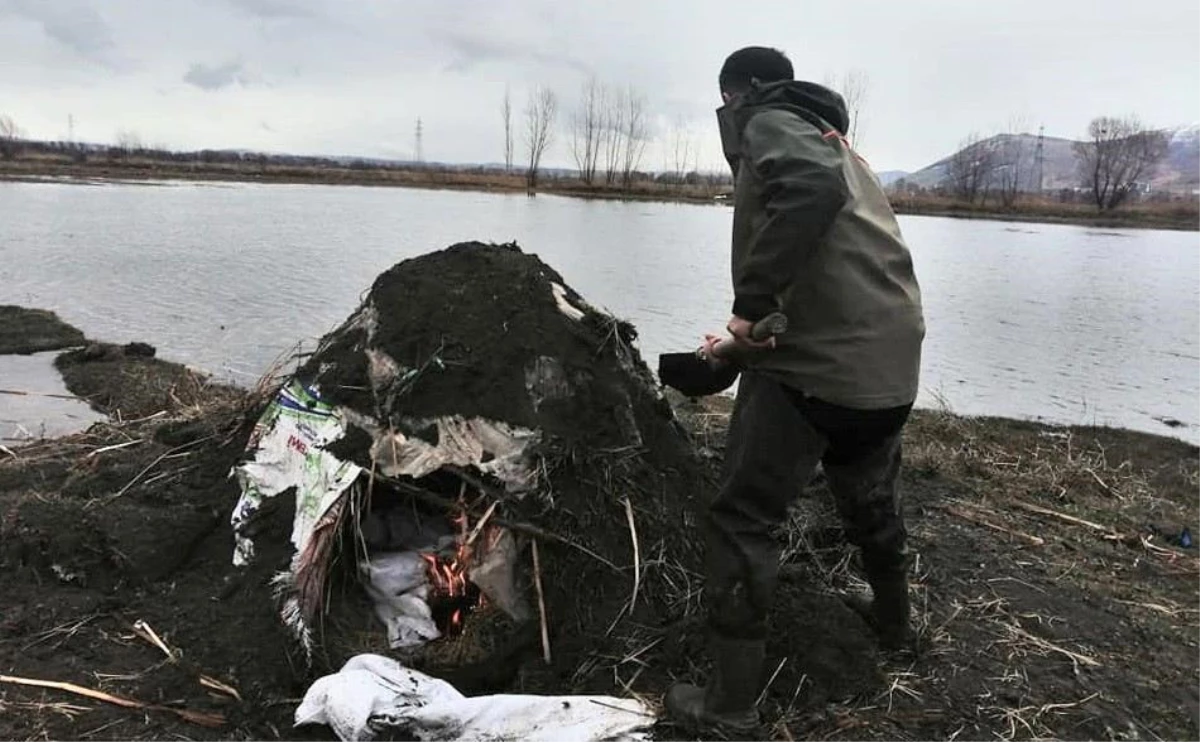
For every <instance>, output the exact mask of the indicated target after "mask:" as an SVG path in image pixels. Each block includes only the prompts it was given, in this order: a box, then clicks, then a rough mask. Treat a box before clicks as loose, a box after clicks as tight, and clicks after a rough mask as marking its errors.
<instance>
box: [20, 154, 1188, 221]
mask: <svg viewBox="0 0 1200 742" xmlns="http://www.w3.org/2000/svg"><path fill="white" fill-rule="evenodd" d="M4 181H7V182H23V183H62V182H66V183H76V184H80V185H86V184H88V183H106V184H114V183H115V184H137V183H151V182H155V181H188V182H212V183H264V184H271V185H335V186H337V185H349V186H361V187H393V188H417V189H422V190H455V191H472V192H479V193H527V194H529V195H537V194H545V195H554V196H566V197H569V198H580V199H588V200H604V201H649V202H660V203H687V204H708V205H716V206H722V205H726V204H727V200H726V197H727V195H728V188H727V187H717V186H712V185H707V184H700V185H682V186H681V185H673V184H663V183H655V182H643V181H639V182H637V183H634V184H633V185H632V186H631V187H629V188H622V187H619V186H604V185H593V186H587V185H584V184H583V183H580V182H579V181H577V180H566V179H560V178H554V177H550V176H544V177H543V178H542V180H541V182H540V183H539V185H538V187H537V188H536V189H534V190H533V191H530V190H529V189H528V188H527V187H526V185H525V178H524V175H522V174H520V173H503V172H498V173H479V172H470V171H451V170H438V169H433V168H430V169H411V170H410V169H395V168H378V169H357V168H352V167H314V166H274V165H267V166H243V165H230V164H224V163H194V162H191V163H162V162H149V161H148V162H119V163H96V164H91V163H88V164H82V165H81V164H76V163H64V162H57V161H28V160H23V161H15V162H7V163H5V162H0V182H4ZM1068 206H1075V205H1063V208H1059V209H1047V208H1045V207H1044V206H1036V207H1031V208H1025V209H1022V210H995V209H988V208H986V207H968V206H965V205H963V204H958V203H955V202H953V201H950V200H947V199H941V198H936V197H924V198H919V199H917V198H910V197H906V196H898V197H897V196H893V197H892V208H893V209H894V210H895V212H896V213H897V214H900V215H905V216H936V217H945V218H951V219H985V220H989V221H1006V222H1023V223H1033V224H1068V225H1075V226H1082V227H1093V228H1113V229H1162V230H1172V231H1193V232H1194V231H1200V219H1198V218H1195V217H1194V214H1192V213H1186V214H1184V211H1185V210H1177V211H1171V210H1167V211H1160V210H1154V209H1140V210H1122V211H1119V212H1117V213H1116V214H1107V215H1101V214H1098V213H1095V212H1092V211H1090V210H1080V209H1078V208H1066V207H1068ZM1181 214H1183V216H1181Z"/></svg>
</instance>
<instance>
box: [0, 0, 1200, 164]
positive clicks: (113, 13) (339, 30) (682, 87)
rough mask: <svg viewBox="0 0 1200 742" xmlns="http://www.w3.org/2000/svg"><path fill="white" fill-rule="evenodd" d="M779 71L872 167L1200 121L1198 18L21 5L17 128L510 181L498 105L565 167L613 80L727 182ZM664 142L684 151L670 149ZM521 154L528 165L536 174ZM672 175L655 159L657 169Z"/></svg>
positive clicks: (645, 3) (485, 5) (380, 5)
mask: <svg viewBox="0 0 1200 742" xmlns="http://www.w3.org/2000/svg"><path fill="white" fill-rule="evenodd" d="M747 44H763V45H768V46H775V47H778V48H780V49H782V50H784V51H785V52H787V54H788V55H789V56H790V57H791V59H792V61H793V64H794V65H795V68H796V73H797V76H798V77H800V78H805V79H811V80H815V81H817V82H821V81H824V80H826V79H827V78H828V77H829V76H830V75H835V76H837V75H842V74H844V73H845V72H847V71H850V70H861V71H862V72H864V73H865V74H866V76H867V78H868V80H869V85H868V95H867V99H866V102H865V112H864V115H863V119H862V124H861V127H862V135H861V137H860V142H859V148H860V150H861V151H862V152H863V153H864V154H865V155H866V157H867V158H868V159H869V160H870V161H871V163H872V165H873V166H874V167H875V168H876V169H877V170H892V169H902V170H915V169H918V168H920V167H923V166H925V165H927V164H929V163H931V162H932V161H934V160H937V159H939V158H941V157H943V156H945V155H946V154H949V153H950V152H951V151H953V150H954V149H955V148H956V145H957V144H958V143H959V142H960V141H961V140H962V139H963V138H964V137H965V136H966V135H968V134H969V133H971V132H972V131H977V132H979V133H981V134H990V133H993V132H995V131H1000V130H1003V129H1006V128H1007V127H1008V125H1009V122H1010V120H1012V119H1013V118H1014V117H1019V118H1020V119H1022V120H1023V121H1024V122H1025V125H1026V128H1027V129H1029V130H1031V131H1036V129H1037V127H1038V125H1044V126H1045V130H1046V134H1047V135H1049V136H1063V137H1074V136H1078V135H1080V134H1082V132H1083V131H1084V129H1085V127H1086V126H1087V122H1088V120H1089V119H1091V118H1092V117H1094V116H1097V115H1101V114H1125V113H1136V114H1138V115H1139V116H1140V117H1141V119H1142V120H1143V121H1145V122H1146V123H1149V124H1152V125H1155V126H1163V127H1168V126H1179V125H1187V124H1192V123H1194V122H1196V121H1197V120H1198V119H1200V2H1197V0H1155V2H1145V1H1142V2H1133V1H1131V0H1038V1H1032V0H1005V1H1004V2H981V3H976V2H965V1H963V0H904V1H903V2H897V1H896V0H859V1H858V2H823V1H820V0H779V1H775V0H755V1H754V2H748V3H743V2H738V1H737V0H720V1H719V2H718V1H716V0H686V2H685V0H673V1H670V2H668V1H666V0H663V1H655V0H604V1H603V2H583V1H579V2H575V1H573V0H572V1H568V0H545V1H543V0H486V1H485V0H458V1H455V0H441V1H438V0H430V1H425V0H0V114H8V115H10V116H11V117H12V118H13V119H14V120H15V121H16V123H17V124H18V125H19V126H21V127H22V128H23V129H24V130H25V132H26V134H27V135H28V136H30V137H36V138H44V139H57V138H65V137H66V136H67V134H68V117H69V116H73V118H74V133H75V138H76V139H79V140H86V141H95V142H111V141H113V140H114V139H115V138H116V135H117V132H118V131H120V130H128V131H132V132H135V133H136V134H137V135H138V136H139V137H140V138H141V139H142V140H143V141H144V142H146V143H147V144H158V145H165V146H168V147H171V148H175V149H200V148H206V147H208V148H245V149H261V150H267V151H273V152H295V153H306V154H350V155H368V156H382V157H407V156H410V155H411V154H412V152H413V148H414V144H413V142H414V128H415V123H416V119H417V118H418V117H420V118H421V119H422V121H423V124H424V147H423V148H424V154H425V158H426V159H439V160H444V161H451V162H485V161H491V162H495V161H503V134H502V126H501V117H500V103H501V99H502V98H503V95H504V90H505V86H506V85H507V86H510V87H511V90H512V95H513V100H514V108H516V109H517V112H518V114H519V112H520V109H521V108H522V107H523V106H524V102H525V96H526V95H527V92H528V90H529V89H530V88H531V87H533V86H534V85H536V84H542V85H546V86H549V87H551V88H552V89H554V90H555V91H556V92H557V93H558V94H559V97H560V100H561V104H560V108H561V113H560V116H559V122H560V132H559V136H558V137H557V140H556V141H555V143H554V144H553V147H552V150H551V152H550V153H549V155H548V156H547V160H548V161H549V162H550V164H557V165H563V166H567V165H569V164H570V162H571V157H570V152H569V146H568V140H569V135H568V134H567V132H566V122H567V120H568V118H569V114H570V111H571V109H572V108H573V107H574V104H575V99H576V98H577V97H578V92H579V88H580V87H581V85H582V83H583V81H584V80H586V79H587V78H588V77H589V76H591V75H595V76H596V77H597V78H598V79H600V80H601V81H605V82H608V83H611V84H617V85H633V86H634V87H635V88H637V89H638V90H640V91H641V92H642V93H644V95H645V96H646V99H647V101H648V108H649V110H650V112H651V113H652V114H653V119H652V124H653V130H654V131H655V132H657V133H659V134H663V133H665V132H666V131H668V130H669V129H670V128H671V127H672V125H673V124H674V122H676V121H684V122H686V123H687V124H688V125H689V126H690V127H691V130H692V131H694V139H695V142H696V145H697V146H698V147H699V148H700V151H701V153H702V154H701V155H700V158H699V159H700V163H699V164H700V166H701V167H702V168H703V167H709V168H716V167H719V166H720V164H721V163H722V160H721V159H720V147H719V141H718V138H717V134H716V127H715V122H714V117H713V109H714V108H715V107H716V105H718V100H717V90H716V74H717V70H718V69H719V67H720V65H721V62H722V61H723V60H724V58H725V56H726V55H727V54H728V53H729V52H730V51H732V50H734V49H736V48H738V47H740V46H744V45H747ZM660 138H661V139H665V138H666V137H665V136H662V137H660ZM520 149H521V147H520V143H519V142H518V156H519V155H520ZM663 164H664V155H663V148H662V147H661V146H659V145H658V144H652V145H651V146H650V147H649V148H648V150H647V152H646V160H645V162H644V165H643V166H644V167H647V168H651V169H657V168H661V167H662V166H663Z"/></svg>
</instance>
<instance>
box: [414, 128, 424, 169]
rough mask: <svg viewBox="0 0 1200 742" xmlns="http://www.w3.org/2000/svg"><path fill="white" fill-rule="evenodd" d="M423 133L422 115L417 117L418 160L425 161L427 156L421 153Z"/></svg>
mask: <svg viewBox="0 0 1200 742" xmlns="http://www.w3.org/2000/svg"><path fill="white" fill-rule="evenodd" d="M422 133H423V132H422V127H421V119H420V117H417V148H416V160H417V162H424V161H425V156H424V155H423V154H422V153H421V135H422Z"/></svg>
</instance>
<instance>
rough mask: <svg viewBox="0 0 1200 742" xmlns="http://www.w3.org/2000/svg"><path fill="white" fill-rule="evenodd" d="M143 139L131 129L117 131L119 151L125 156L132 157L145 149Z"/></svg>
mask: <svg viewBox="0 0 1200 742" xmlns="http://www.w3.org/2000/svg"><path fill="white" fill-rule="evenodd" d="M144 148H145V145H143V144H142V138H141V136H139V135H138V133H137V132H136V131H133V130H131V129H120V130H119V131H117V149H118V150H120V151H121V153H122V154H123V155H131V154H133V153H134V152H137V151H138V150H141V149H144Z"/></svg>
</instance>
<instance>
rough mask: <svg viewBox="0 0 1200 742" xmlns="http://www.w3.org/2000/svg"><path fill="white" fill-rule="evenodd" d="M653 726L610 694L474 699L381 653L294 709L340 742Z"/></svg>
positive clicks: (632, 733) (548, 739)
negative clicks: (392, 735) (386, 735)
mask: <svg viewBox="0 0 1200 742" xmlns="http://www.w3.org/2000/svg"><path fill="white" fill-rule="evenodd" d="M654 722H655V717H654V714H653V713H651V711H650V709H649V708H648V707H647V706H646V705H645V704H643V703H642V702H640V701H637V700H633V699H628V698H613V697H610V696H519V695H495V696H475V697H473V698H468V697H466V696H463V695H462V694H461V693H459V692H458V691H457V690H456V689H455V688H454V686H452V685H450V684H449V683H447V682H445V681H442V680H437V679H435V678H431V677H429V676H428V675H424V674H422V673H419V672H417V671H415V670H410V669H408V668H406V667H404V666H403V665H401V664H400V663H399V662H397V661H395V660H393V659H391V658H388V657H382V656H380V655H375V654H361V655H358V656H356V657H352V658H351V659H350V660H349V661H348V662H347V663H346V664H345V665H344V666H343V667H342V669H341V670H340V671H338V672H337V673H335V674H333V675H326V676H325V677H323V678H320V679H319V680H317V681H316V682H315V683H313V685H312V687H310V688H309V689H308V692H307V693H306V694H305V695H304V700H303V701H302V702H301V704H300V706H299V707H298V708H297V709H296V714H295V723H296V726H301V725H304V724H328V725H329V726H330V727H331V728H332V729H333V731H334V733H335V734H337V736H338V737H339V738H340V739H343V740H371V739H374V738H375V737H376V736H378V735H380V734H382V733H384V732H390V733H399V734H403V735H405V736H406V737H411V738H414V739H419V740H451V739H459V740H479V741H480V742H482V741H483V740H488V742H495V741H497V740H544V741H545V742H555V741H557V740H578V741H579V742H590V741H592V740H596V741H599V740H622V739H627V740H644V739H648V734H647V731H648V730H649V728H650V726H651V725H653V724H654Z"/></svg>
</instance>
